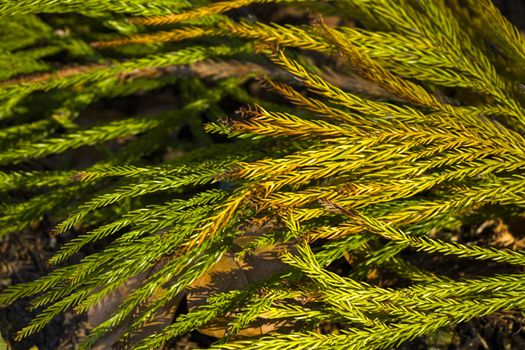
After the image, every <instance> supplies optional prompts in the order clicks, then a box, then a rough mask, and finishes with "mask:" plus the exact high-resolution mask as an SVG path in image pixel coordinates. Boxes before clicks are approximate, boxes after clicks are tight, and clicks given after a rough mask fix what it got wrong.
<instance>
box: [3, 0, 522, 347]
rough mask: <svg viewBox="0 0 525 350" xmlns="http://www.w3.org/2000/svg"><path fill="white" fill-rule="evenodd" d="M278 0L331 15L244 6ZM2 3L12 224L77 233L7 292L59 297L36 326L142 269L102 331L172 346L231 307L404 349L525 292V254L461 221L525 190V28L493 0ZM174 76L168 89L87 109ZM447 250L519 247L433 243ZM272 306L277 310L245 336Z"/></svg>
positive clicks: (6, 193)
mask: <svg viewBox="0 0 525 350" xmlns="http://www.w3.org/2000/svg"><path fill="white" fill-rule="evenodd" d="M272 3H278V6H280V7H290V8H295V11H305V12H306V11H308V12H309V14H310V17H309V20H308V21H304V24H278V23H268V22H265V21H264V20H262V19H257V18H255V17H253V16H247V15H246V14H249V13H250V12H249V11H244V8H246V7H248V8H249V6H252V5H254V4H256V6H259V7H262V8H263V7H264V6H274V7H273V8H276V7H275V6H276V5H275V4H272ZM0 16H1V17H0V38H1V40H0V79H2V82H0V150H1V152H0V171H1V172H0V191H1V195H0V200H1V204H0V205H1V207H0V208H1V211H0V235H6V234H16V232H19V231H21V230H24V229H26V228H28V227H31V225H34V224H35V222H38V221H40V220H42V219H43V218H45V219H46V220H48V221H50V222H53V223H54V224H55V225H56V226H55V228H54V230H53V232H52V234H54V235H64V234H68V235H71V236H72V239H70V240H69V241H68V242H67V243H66V244H64V245H63V246H62V247H60V249H59V251H58V252H57V253H56V255H55V256H54V257H53V258H52V259H51V260H50V261H49V263H50V265H51V266H52V269H51V271H50V273H49V274H48V275H47V276H45V277H43V278H41V279H38V280H36V281H34V282H30V283H27V284H19V285H14V286H11V287H9V288H7V289H6V290H4V291H3V293H2V294H0V304H9V303H12V302H14V301H16V300H18V299H20V298H25V297H31V305H32V307H33V308H38V309H40V310H41V312H40V314H39V315H38V316H37V317H36V318H35V319H34V320H33V321H32V322H31V323H30V324H29V325H27V327H25V328H23V329H21V330H20V331H19V333H18V337H19V338H20V339H21V338H24V337H26V336H28V335H31V334H33V333H35V332H38V331H39V330H41V329H42V328H43V327H44V326H45V325H46V324H47V323H48V322H50V320H52V319H53V317H55V316H56V315H59V314H61V313H63V312H64V311H66V310H69V309H74V310H75V312H77V313H86V312H88V311H89V310H90V309H92V308H93V307H96V305H98V304H99V303H100V302H101V301H103V300H104V298H105V297H107V296H108V295H111V293H113V292H114V291H115V290H117V289H118V288H119V287H120V286H122V284H123V283H125V282H127V281H129V280H130V279H135V281H136V280H138V283H135V285H134V288H133V290H132V291H131V292H130V293H129V295H127V296H126V297H125V298H123V300H122V301H121V303H120V306H119V307H118V308H117V309H115V310H113V312H112V314H111V315H109V316H108V317H107V318H106V319H105V320H104V321H103V322H102V323H100V324H98V325H96V326H95V327H94V328H93V329H92V330H91V332H90V333H89V335H88V336H87V337H86V338H85V340H84V342H83V343H82V346H83V347H84V348H89V347H90V346H92V345H93V344H95V343H96V342H97V341H99V340H100V339H102V338H103V337H104V336H105V335H106V334H108V333H111V332H114V331H115V330H116V329H119V327H121V325H123V324H125V325H126V327H125V331H123V332H121V334H120V339H121V342H122V344H123V346H125V347H129V348H133V349H155V348H160V347H162V346H163V345H164V344H165V343H166V342H167V341H168V340H170V339H173V338H176V337H177V336H180V335H183V334H185V333H187V332H189V331H192V330H195V329H200V328H203V327H204V328H205V327H206V326H208V325H209V324H210V323H213V322H218V321H217V320H221V319H222V320H224V317H225V316H227V318H226V321H222V325H223V328H224V329H226V332H224V334H223V337H222V339H220V340H219V341H218V342H217V343H216V344H215V345H214V346H213V347H214V348H217V349H252V348H253V349H311V348H316V349H363V348H378V349H385V348H390V347H394V346H397V345H399V344H401V343H402V342H404V341H407V340H411V339H414V338H415V337H418V336H421V335H426V334H430V333H432V332H435V331H437V330H438V329H440V328H442V327H445V326H451V325H455V324H458V323H460V322H465V321H468V320H470V319H473V318H476V317H482V316H486V315H489V314H493V313H496V312H498V311H500V310H516V311H521V310H523V308H524V307H525V298H523V295H524V293H525V275H524V273H523V266H524V265H525V254H523V253H522V252H519V251H517V250H512V249H507V248H496V247H493V246H489V245H483V244H463V243H461V242H458V241H456V240H452V239H451V237H452V233H454V232H459V231H458V230H459V229H460V228H461V227H462V225H466V224H471V223H476V222H477V223H479V222H482V221H483V220H486V219H488V218H499V217H510V216H521V215H522V213H523V207H524V206H525V187H524V180H525V178H524V175H523V170H524V169H525V139H524V137H523V133H524V132H525V97H524V92H523V85H522V84H521V82H522V81H523V79H525V39H524V38H523V37H522V35H521V33H520V32H519V31H518V30H517V29H515V28H514V27H513V26H512V25H511V24H510V23H509V22H508V21H507V20H506V19H505V18H504V17H503V16H502V15H501V14H500V13H499V12H498V10H497V9H496V8H495V7H494V6H493V4H492V3H491V2H490V0H465V1H456V0H450V1H448V0H346V1H345V0H333V1H287V0H280V1H278V0H273V1H272V0H233V1H223V2H207V1H197V0H195V1H189V0H188V1H168V0H161V1H145V0H122V1H107V0H82V1H78V0H64V1H51V0H18V1H10V0H0ZM334 18H335V19H337V21H335V22H334ZM329 20H330V21H329ZM255 77H257V78H258V79H259V80H260V81H261V83H262V86H263V87H264V88H265V89H267V90H268V92H267V93H261V92H260V91H254V89H253V88H251V85H250V82H251V81H252V80H253V78H255ZM166 87H173V88H174V89H175V91H177V97H176V98H174V101H169V103H167V104H166V105H165V106H160V107H159V108H156V112H155V111H153V110H155V108H150V109H149V110H148V111H147V112H146V113H144V114H143V115H142V114H141V115H127V116H123V115H119V116H117V117H115V116H111V115H108V116H107V117H106V116H104V115H100V116H98V117H97V118H96V120H88V121H86V120H84V119H85V118H84V119H82V115H83V112H84V111H85V110H88V109H89V108H90V106H93V105H97V104H98V105H100V103H101V101H106V102H107V101H112V100H118V99H122V98H126V97H128V100H129V96H141V95H144V94H149V95H148V96H151V95H154V93H155V92H156V91H163V89H166ZM232 104H238V105H245V107H243V108H242V109H241V110H240V111H239V113H237V114H232V113H228V112H225V111H224V110H223V109H224V107H225V106H229V105H232ZM152 111H153V112H152ZM182 131H184V133H185V134H190V137H182V136H181V135H182V134H183V132H182ZM217 135H218V136H217ZM221 135H222V136H221ZM224 136H226V137H227V138H228V140H226V137H224ZM221 137H223V138H221ZM173 149H177V150H179V151H180V152H179V153H180V154H178V155H177V156H172V157H166V156H163V155H165V154H166V153H167V152H168V151H167V150H173ZM90 152H91V153H90ZM93 153H94V154H96V155H95V156H93V155H90V156H88V154H93ZM98 241H100V242H102V243H103V244H102V245H103V246H104V248H103V249H99V251H97V252H95V253H93V254H90V255H87V256H85V257H83V258H82V259H76V260H75V257H76V254H78V252H79V251H81V250H82V249H84V248H83V247H85V246H86V245H91V244H93V243H94V242H98ZM262 249H266V250H267V251H270V252H274V253H276V254H274V255H278V256H279V259H281V260H282V261H283V262H284V263H285V264H286V267H285V268H276V269H274V270H270V271H266V272H267V273H266V275H265V276H264V278H258V279H257V280H256V281H251V282H250V283H247V284H246V285H245V286H244V287H243V288H242V289H237V288H234V289H233V290H225V291H222V292H220V293H215V294H214V293H212V292H210V293H208V294H207V296H209V297H207V300H206V303H201V304H199V305H198V306H195V307H190V311H189V313H187V314H184V315H180V316H179V317H178V318H177V319H176V320H175V321H174V322H173V323H172V324H169V325H166V326H165V327H162V329H160V330H156V331H155V332H153V333H152V334H148V335H147V336H142V335H143V334H144V333H142V329H143V328H144V327H145V326H146V325H150V324H151V323H152V322H154V320H155V317H156V316H157V315H158V314H159V312H162V311H165V309H166V305H170V304H172V303H174V302H178V301H179V300H180V296H181V295H182V294H183V293H185V292H187V291H189V290H191V288H192V285H194V284H195V282H196V281H198V280H199V279H202V277H203V276H206V274H207V273H208V271H209V270H210V269H213V268H214V266H216V264H217V262H218V261H219V262H221V261H222V262H224V259H225V258H226V257H235V258H237V259H238V260H239V261H242V260H243V259H245V258H246V257H249V256H252V257H254V256H255V257H257V256H258V255H260V252H261V250H262ZM415 251H419V252H423V253H422V254H420V255H418V257H419V258H418V259H416V260H414V261H410V259H408V258H407V257H408V255H409V254H408V255H407V254H406V252H411V253H414V252H415ZM447 255H451V256H456V257H457V258H458V259H466V260H467V261H469V260H470V261H472V262H475V261H477V260H482V261H487V264H491V263H492V262H497V263H500V264H502V266H504V267H505V269H503V270H502V271H503V272H501V273H498V274H494V275H491V274H488V275H487V274H483V271H478V272H479V274H477V275H468V276H467V277H466V278H459V277H457V276H455V277H451V276H447V275H445V274H442V273H440V271H432V270H431V269H429V268H428V267H429V266H431V264H429V263H426V264H419V263H420V262H421V261H425V257H427V258H428V259H431V258H432V259H435V257H436V256H447ZM340 261H348V263H349V264H350V265H351V269H343V272H344V273H336V272H334V271H336V269H334V268H333V267H334V264H336V263H338V262H340ZM373 271H376V272H377V271H380V272H381V273H382V272H383V271H390V272H391V273H393V274H395V275H396V276H397V277H396V279H395V280H396V281H397V282H396V283H394V285H392V286H385V285H383V284H382V283H379V282H377V281H376V282H374V280H373V279H370V273H371V272H373ZM232 278H233V277H232ZM210 288H211V287H210ZM204 294H206V293H204ZM257 320H259V321H261V320H263V321H264V322H266V323H269V324H271V325H273V332H270V333H268V334H264V335H262V336H261V337H258V338H253V337H250V338H246V339H243V338H239V337H235V335H236V334H237V333H238V332H242V330H243V329H244V328H246V327H248V326H250V325H251V324H252V323H253V322H255V321H257ZM327 323H330V324H333V325H334V326H333V327H332V329H333V331H332V332H327V333H326V334H321V333H320V332H319V327H320V325H324V324H327ZM219 324H221V323H220V322H219ZM290 325H292V331H291V332H290V327H289V326H290ZM284 328H286V331H284Z"/></svg>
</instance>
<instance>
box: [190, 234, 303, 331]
mask: <svg viewBox="0 0 525 350" xmlns="http://www.w3.org/2000/svg"><path fill="white" fill-rule="evenodd" d="M253 238H254V236H250V235H247V236H244V237H242V238H240V239H237V240H236V242H235V243H236V245H237V246H241V247H242V246H244V245H245V244H246V243H247V242H249V241H250V240H252V239H253ZM292 247H293V245H292V244H291V243H288V244H276V245H274V246H271V247H263V248H257V249H255V251H254V252H253V254H250V255H247V256H246V257H245V258H243V259H235V258H234V254H233V253H231V252H229V253H227V254H224V255H223V257H222V258H221V259H220V260H219V261H218V262H217V263H216V264H215V265H214V266H213V267H212V268H211V269H210V270H209V271H208V272H207V273H206V274H204V275H203V276H202V277H200V278H199V279H197V280H196V281H194V282H193V283H192V284H191V286H189V287H188V289H187V299H188V309H190V310H191V309H193V308H195V307H197V306H200V305H203V304H205V303H206V300H207V299H208V298H209V297H211V296H213V295H216V294H219V293H222V292H227V291H231V290H242V289H244V288H246V286H248V285H249V284H251V283H254V282H260V281H263V280H265V279H267V278H269V277H271V276H272V275H274V274H276V273H279V272H282V271H284V269H285V268H286V267H287V265H286V264H284V263H283V262H282V261H281V260H280V259H279V255H280V253H281V252H282V251H283V250H285V249H287V250H290V249H292ZM231 319H232V317H231V316H226V317H224V318H221V319H218V320H216V321H214V322H212V323H211V324H209V325H208V326H207V327H206V328H204V329H200V330H199V331H200V332H201V333H203V334H206V335H209V336H212V337H217V338H221V337H224V336H225V334H226V329H227V325H228V322H230V321H231ZM286 325H287V321H286V320H284V321H275V320H272V321H270V320H264V319H262V318H259V319H258V320H257V321H256V322H253V323H252V324H251V325H250V326H249V327H247V328H244V329H242V330H241V331H240V332H239V333H238V334H237V336H240V337H250V336H258V335H262V334H265V333H268V332H271V331H276V330H280V329H282V328H283V327H286Z"/></svg>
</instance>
